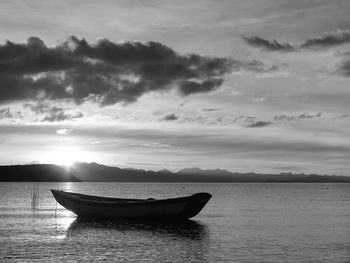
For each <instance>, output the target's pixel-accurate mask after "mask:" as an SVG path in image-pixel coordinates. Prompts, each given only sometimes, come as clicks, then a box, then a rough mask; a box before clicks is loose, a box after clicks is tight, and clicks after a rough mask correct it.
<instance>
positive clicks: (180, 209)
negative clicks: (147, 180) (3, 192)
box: [51, 189, 212, 221]
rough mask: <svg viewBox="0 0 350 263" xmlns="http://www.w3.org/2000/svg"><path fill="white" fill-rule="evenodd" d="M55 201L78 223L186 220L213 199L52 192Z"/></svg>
mask: <svg viewBox="0 0 350 263" xmlns="http://www.w3.org/2000/svg"><path fill="white" fill-rule="evenodd" d="M51 192H52V194H53V196H54V198H55V199H56V201H57V202H58V203H59V204H60V205H62V206H63V207H65V208H66V209H68V210H70V211H72V212H73V213H75V214H76V215H77V216H78V218H79V219H84V220H85V219H88V220H90V219H93V220H130V219H131V220H161V221H163V220H185V219H189V218H191V217H194V216H195V215H197V214H198V213H199V212H200V211H201V210H202V209H203V207H204V206H205V205H206V204H207V202H208V201H209V199H210V198H211V197H212V196H211V194H209V193H196V194H193V195H190V196H185V197H177V198H169V199H158V200H157V199H154V198H148V199H126V198H112V197H103V196H94V195H85V194H80V193H72V192H65V191H61V190H53V189H52V190H51Z"/></svg>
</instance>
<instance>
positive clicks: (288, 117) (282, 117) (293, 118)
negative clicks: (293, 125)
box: [273, 112, 322, 121]
mask: <svg viewBox="0 0 350 263" xmlns="http://www.w3.org/2000/svg"><path fill="white" fill-rule="evenodd" d="M321 116H322V113H321V112H318V113H315V114H306V113H303V114H300V115H295V116H291V115H285V114H281V115H276V116H275V117H274V118H273V120H274V121H296V120H302V119H312V118H319V117H321Z"/></svg>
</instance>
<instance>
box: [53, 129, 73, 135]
mask: <svg viewBox="0 0 350 263" xmlns="http://www.w3.org/2000/svg"><path fill="white" fill-rule="evenodd" d="M71 132H72V129H59V130H57V131H56V133H57V134H59V135H69V134H70V133H71Z"/></svg>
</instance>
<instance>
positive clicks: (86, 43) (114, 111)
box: [0, 0, 350, 175]
mask: <svg viewBox="0 0 350 263" xmlns="http://www.w3.org/2000/svg"><path fill="white" fill-rule="evenodd" d="M349 12H350V1H348V0H333V1H328V0H309V1H297V0H252V1H245V0H235V1H233V0H229V1H216V0H212V1H209V0H207V1H188V0H187V1H164V0H162V1H160V0H159V1H151V0H147V1H146V0H143V1H126V0H125V1H114V0H113V1H107V0H103V1H92V0H84V1H83V0H76V1H73V0H71V1H64V0H62V1H48V0H45V1H44V0H43V1H25V0H23V1H19V0H17V1H16V0H14V1H1V3H0V25H1V30H0V44H1V46H0V164H26V163H31V162H39V163H69V162H72V161H87V162H91V161H95V162H98V163H102V164H106V165H113V166H121V167H134V168H144V169H154V170H159V169H163V168H167V169H170V170H179V169H181V168H184V167H194V166H197V167H200V168H223V169H227V170H230V171H237V172H261V173H280V172H293V173H301V172H303V173H319V174H343V175H350V172H349V170H350V169H349V168H350V164H349V160H350V105H349V102H350V85H349V84H350V17H349Z"/></svg>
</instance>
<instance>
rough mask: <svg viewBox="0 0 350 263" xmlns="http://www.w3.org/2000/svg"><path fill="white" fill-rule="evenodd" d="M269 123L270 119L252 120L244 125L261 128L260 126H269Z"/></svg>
mask: <svg viewBox="0 0 350 263" xmlns="http://www.w3.org/2000/svg"><path fill="white" fill-rule="evenodd" d="M271 124H272V122H271V121H254V122H251V123H247V124H246V127H248V128H261V127H266V126H269V125H271Z"/></svg>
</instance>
